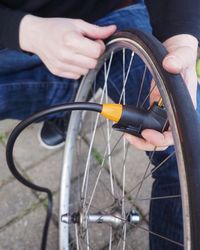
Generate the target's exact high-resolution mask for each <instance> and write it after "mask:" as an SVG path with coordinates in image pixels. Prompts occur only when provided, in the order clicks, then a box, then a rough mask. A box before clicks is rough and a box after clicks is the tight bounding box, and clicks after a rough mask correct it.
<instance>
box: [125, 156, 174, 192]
mask: <svg viewBox="0 0 200 250" xmlns="http://www.w3.org/2000/svg"><path fill="white" fill-rule="evenodd" d="M173 155H175V151H173V152H172V153H171V154H170V155H168V156H167V157H166V158H165V159H164V160H163V161H162V162H161V163H160V164H159V165H158V166H157V167H155V168H154V169H153V170H152V171H151V173H150V174H148V175H146V177H145V178H144V180H146V179H147V178H148V177H150V176H151V175H152V174H153V173H154V172H155V171H156V170H158V169H159V168H160V167H161V166H162V165H163V164H164V163H165V162H166V161H168V160H169V159H170V158H171V157H172V156H173ZM144 180H143V181H144ZM140 184H141V181H140V182H138V183H137V184H136V185H135V186H134V187H133V188H132V189H131V190H129V191H128V192H127V193H126V195H127V194H130V193H131V192H133V191H134V190H135V189H136V188H137V187H138V186H139V185H140Z"/></svg>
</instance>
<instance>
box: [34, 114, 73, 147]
mask: <svg viewBox="0 0 200 250" xmlns="http://www.w3.org/2000/svg"><path fill="white" fill-rule="evenodd" d="M69 118H70V113H68V114H66V116H65V117H64V118H53V119H49V120H46V121H45V122H44V123H43V125H42V128H41V130H40V131H39V141H40V142H41V144H42V145H43V146H44V147H46V148H49V149H55V148H59V147H61V146H63V145H64V142H65V138H66V131H67V127H68V123H69Z"/></svg>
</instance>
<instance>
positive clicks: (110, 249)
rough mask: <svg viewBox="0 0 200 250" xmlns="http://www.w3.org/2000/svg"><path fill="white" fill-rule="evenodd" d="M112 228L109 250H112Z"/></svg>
mask: <svg viewBox="0 0 200 250" xmlns="http://www.w3.org/2000/svg"><path fill="white" fill-rule="evenodd" d="M112 231H113V230H112V227H110V237H109V250H112Z"/></svg>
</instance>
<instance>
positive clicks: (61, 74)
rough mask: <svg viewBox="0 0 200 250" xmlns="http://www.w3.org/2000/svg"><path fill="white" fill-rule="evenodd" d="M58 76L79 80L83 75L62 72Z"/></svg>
mask: <svg viewBox="0 0 200 250" xmlns="http://www.w3.org/2000/svg"><path fill="white" fill-rule="evenodd" d="M58 76H60V77H63V78H67V79H73V80H78V79H79V78H80V77H81V75H79V74H75V73H72V72H60V73H59V75H58Z"/></svg>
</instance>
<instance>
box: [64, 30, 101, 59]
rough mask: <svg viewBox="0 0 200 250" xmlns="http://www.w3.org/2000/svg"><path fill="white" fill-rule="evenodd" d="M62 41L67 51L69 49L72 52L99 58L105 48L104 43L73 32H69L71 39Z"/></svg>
mask: <svg viewBox="0 0 200 250" xmlns="http://www.w3.org/2000/svg"><path fill="white" fill-rule="evenodd" d="M64 43H65V47H66V50H67V51H68V53H69V50H71V51H72V52H74V53H77V54H80V55H84V56H87V57H90V58H95V59H97V58H99V56H100V55H101V54H102V53H103V52H104V50H105V45H104V43H99V42H97V41H93V40H91V39H89V38H86V37H83V36H81V35H79V34H75V33H74V34H73V35H72V34H71V39H66V40H65V41H64Z"/></svg>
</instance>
